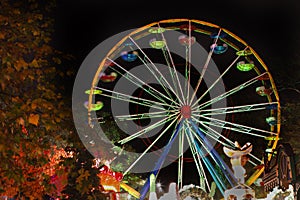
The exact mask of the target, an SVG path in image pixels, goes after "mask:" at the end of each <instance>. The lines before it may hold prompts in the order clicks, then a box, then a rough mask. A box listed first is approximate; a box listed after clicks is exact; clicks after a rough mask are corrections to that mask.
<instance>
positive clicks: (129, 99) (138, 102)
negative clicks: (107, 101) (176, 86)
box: [95, 87, 174, 110]
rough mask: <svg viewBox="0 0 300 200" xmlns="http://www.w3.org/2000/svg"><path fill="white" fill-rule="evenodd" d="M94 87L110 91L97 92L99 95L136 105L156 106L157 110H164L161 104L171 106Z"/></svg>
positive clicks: (100, 88)
mask: <svg viewBox="0 0 300 200" xmlns="http://www.w3.org/2000/svg"><path fill="white" fill-rule="evenodd" d="M95 89H99V90H102V91H105V92H108V93H112V94H105V93H103V92H102V93H101V94H99V95H100V96H104V97H109V98H111V99H117V100H120V101H126V102H130V103H134V104H136V105H141V106H146V107H152V108H156V109H159V110H165V109H164V108H163V107H161V106H167V107H171V105H169V104H166V103H160V102H157V101H152V100H148V99H144V98H140V97H134V96H131V95H128V94H123V93H121V92H116V91H113V90H108V89H105V88H102V87H95ZM171 108H174V107H171Z"/></svg>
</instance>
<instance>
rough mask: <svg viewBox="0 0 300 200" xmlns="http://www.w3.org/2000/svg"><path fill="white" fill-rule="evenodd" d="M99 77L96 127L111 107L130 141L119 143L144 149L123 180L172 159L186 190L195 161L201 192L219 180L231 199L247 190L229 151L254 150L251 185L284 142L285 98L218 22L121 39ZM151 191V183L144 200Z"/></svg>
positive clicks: (161, 24)
mask: <svg viewBox="0 0 300 200" xmlns="http://www.w3.org/2000/svg"><path fill="white" fill-rule="evenodd" d="M93 77H94V78H93V81H92V85H91V86H90V88H87V92H86V93H87V95H88V101H87V102H85V103H84V105H85V106H86V108H87V110H88V123H89V125H90V126H91V127H94V125H95V123H98V119H99V117H101V110H102V109H105V110H106V111H107V112H110V113H111V115H112V116H113V118H114V120H115V123H116V124H117V126H118V127H120V129H121V130H122V131H124V132H125V133H127V134H128V136H127V137H125V138H122V139H121V140H120V141H119V144H120V145H124V144H133V145H136V146H138V147H141V146H143V147H145V148H142V149H140V151H141V152H140V154H139V157H138V158H137V159H136V160H135V162H133V163H131V164H130V165H129V166H128V169H127V170H126V171H124V172H123V176H124V175H126V174H128V173H130V172H131V171H134V169H135V168H138V166H142V167H143V165H147V168H149V167H151V170H148V171H149V172H150V173H149V175H150V174H154V176H155V177H158V176H159V172H160V170H161V169H162V168H163V167H166V164H165V163H166V161H169V163H171V162H177V163H178V173H177V174H178V178H177V185H178V187H179V189H180V188H183V187H184V185H186V184H188V183H186V182H185V179H184V177H185V175H186V170H185V165H186V163H187V162H191V161H192V162H194V163H195V168H196V172H197V175H198V178H197V179H198V181H197V184H198V185H199V186H200V187H201V188H202V189H203V191H205V192H207V193H210V191H211V184H210V182H214V183H215V184H216V186H217V189H218V191H219V192H220V193H221V194H222V195H224V194H225V192H226V190H227V189H228V188H234V187H238V186H239V184H240V183H239V181H238V180H237V178H236V177H235V176H234V174H233V171H232V169H231V167H230V166H229V164H228V163H229V162H228V161H229V159H227V158H226V157H225V158H224V157H222V156H221V154H222V153H223V152H222V148H221V147H226V148H229V149H235V148H236V145H235V144H236V141H238V142H240V143H241V144H244V143H246V142H251V143H252V144H253V151H252V152H251V153H249V160H248V163H249V166H250V165H251V166H250V167H248V168H250V169H251V170H250V171H248V175H247V177H246V180H245V182H244V183H243V184H244V185H245V186H247V187H250V186H251V185H252V183H254V181H255V180H256V179H258V178H259V177H261V176H262V174H263V172H264V169H265V165H264V163H265V162H269V161H270V160H271V158H272V154H271V153H269V154H264V151H265V150H267V151H268V152H274V151H275V149H276V146H277V144H278V140H279V134H280V103H279V96H278V93H277V90H276V86H275V83H274V80H273V78H272V76H271V74H270V72H269V70H268V68H267V66H266V64H265V63H264V62H263V60H262V59H261V58H260V56H259V55H258V54H257V53H256V51H255V50H254V49H253V48H252V47H251V46H250V45H248V44H247V43H246V42H245V41H243V40H242V39H241V38H239V37H238V36H236V35H235V34H234V33H232V32H230V31H229V30H227V29H225V28H223V27H220V26H218V25H215V24H212V23H208V22H204V21H200V20H194V19H169V20H162V21H158V22H153V23H151V24H148V25H145V26H143V27H141V28H138V29H136V30H134V31H132V32H130V33H129V34H128V35H126V36H125V37H123V38H122V39H121V40H120V41H118V42H116V44H115V46H114V47H113V48H111V50H110V51H109V52H107V53H106V55H105V58H104V59H103V60H102V61H101V62H100V63H99V67H98V69H97V71H96V72H95V74H94V76H93ZM128 127H129V128H128ZM107 134H109V133H107ZM150 152H154V153H155V155H156V158H157V160H153V157H152V162H153V165H152V166H151V164H149V162H148V163H147V164H145V163H144V161H145V160H147V159H148V157H147V155H148V153H150ZM264 155H265V156H264ZM148 165H149V166H148ZM144 167H145V166H144ZM121 187H122V185H121ZM149 188H150V178H149V179H148V180H147V181H146V183H145V185H144V186H143V188H142V190H141V191H139V192H140V194H139V198H140V199H145V197H146V196H147V194H148V192H149Z"/></svg>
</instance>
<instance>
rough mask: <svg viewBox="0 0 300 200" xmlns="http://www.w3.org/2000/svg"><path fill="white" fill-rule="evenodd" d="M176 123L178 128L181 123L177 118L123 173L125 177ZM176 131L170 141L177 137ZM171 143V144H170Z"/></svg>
mask: <svg viewBox="0 0 300 200" xmlns="http://www.w3.org/2000/svg"><path fill="white" fill-rule="evenodd" d="M175 122H177V123H176V126H175V128H177V127H178V125H179V123H180V121H179V120H178V119H177V118H175V119H173V120H172V122H171V123H170V124H169V125H168V126H167V127H166V129H164V130H163V131H162V132H161V133H160V134H159V136H158V137H157V138H155V140H154V141H153V142H152V143H151V144H150V145H149V146H148V147H147V148H146V150H145V151H144V152H143V153H141V155H140V156H139V157H138V158H137V159H136V160H135V161H134V162H133V163H132V164H131V165H130V166H129V168H128V169H127V170H126V171H125V172H124V173H123V175H124V176H125V175H126V174H127V173H128V172H129V171H130V170H131V169H132V168H133V167H134V166H135V165H136V164H137V163H138V162H139V161H140V160H141V158H142V157H143V156H144V155H145V154H146V153H147V152H148V151H149V150H150V149H151V148H152V147H153V146H154V145H155V144H156V142H157V141H158V140H159V139H160V138H161V137H162V136H163V135H164V134H165V132H167V131H168V130H169V129H170V128H171V127H172V125H174V124H175ZM175 133H176V131H173V134H172V137H170V141H171V140H172V139H173V137H174V135H175ZM170 141H169V143H170Z"/></svg>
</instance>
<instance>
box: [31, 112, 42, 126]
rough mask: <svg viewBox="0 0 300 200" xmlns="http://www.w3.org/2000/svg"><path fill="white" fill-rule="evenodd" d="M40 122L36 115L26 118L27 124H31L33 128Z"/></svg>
mask: <svg viewBox="0 0 300 200" xmlns="http://www.w3.org/2000/svg"><path fill="white" fill-rule="evenodd" d="M39 120H40V116H39V115H38V114H30V115H29V117H28V122H29V124H33V125H35V126H38V124H39Z"/></svg>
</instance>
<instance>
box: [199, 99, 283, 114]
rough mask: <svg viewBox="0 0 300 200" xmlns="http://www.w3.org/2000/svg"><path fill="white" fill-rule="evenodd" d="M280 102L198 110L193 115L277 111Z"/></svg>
mask: <svg viewBox="0 0 300 200" xmlns="http://www.w3.org/2000/svg"><path fill="white" fill-rule="evenodd" d="M277 106H278V102H267V103H257V104H249V105H242V106H230V107H224V108H212V109H201V110H196V111H194V112H193V113H202V115H204V116H207V115H209V116H210V115H221V114H229V113H239V112H249V111H258V110H267V109H269V110H276V109H277Z"/></svg>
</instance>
